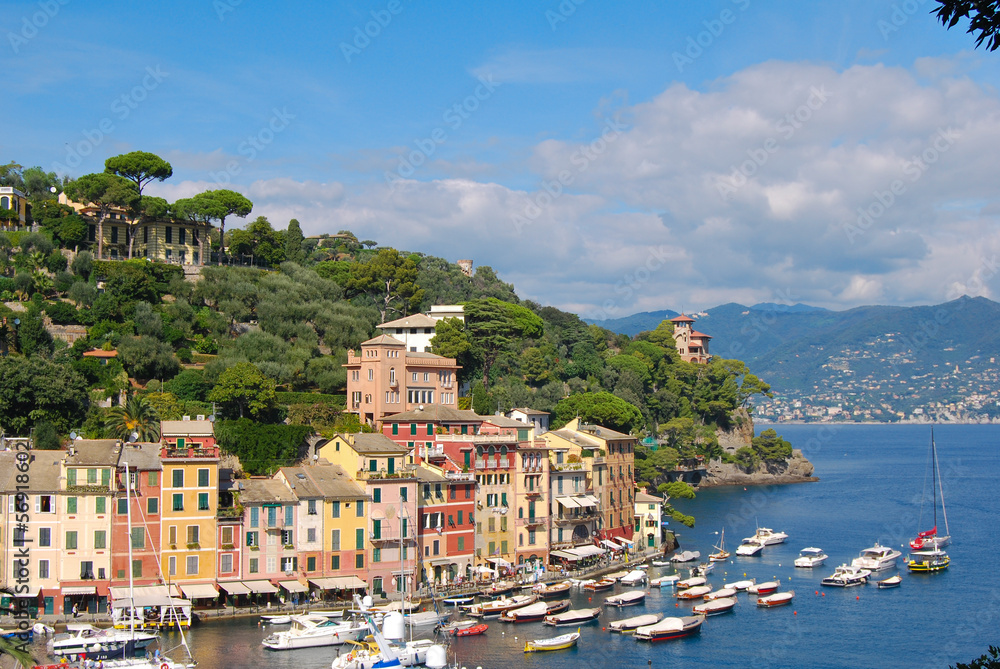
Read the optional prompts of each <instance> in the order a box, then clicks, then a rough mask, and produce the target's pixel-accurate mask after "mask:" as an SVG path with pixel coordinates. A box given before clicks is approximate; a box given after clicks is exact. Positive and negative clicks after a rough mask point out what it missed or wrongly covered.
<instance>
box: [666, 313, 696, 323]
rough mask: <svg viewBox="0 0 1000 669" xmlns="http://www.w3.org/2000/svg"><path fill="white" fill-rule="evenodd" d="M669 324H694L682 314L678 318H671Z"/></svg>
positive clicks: (692, 320) (688, 317) (691, 319)
mask: <svg viewBox="0 0 1000 669" xmlns="http://www.w3.org/2000/svg"><path fill="white" fill-rule="evenodd" d="M670 322H671V323H694V319H693V318H691V317H690V316H685V315H684V314H681V315H680V316H676V317H674V318H671V319H670Z"/></svg>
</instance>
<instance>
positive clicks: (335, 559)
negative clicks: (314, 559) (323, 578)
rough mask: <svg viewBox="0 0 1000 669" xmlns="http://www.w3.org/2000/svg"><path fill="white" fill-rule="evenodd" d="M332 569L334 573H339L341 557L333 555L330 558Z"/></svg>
mask: <svg viewBox="0 0 1000 669" xmlns="http://www.w3.org/2000/svg"><path fill="white" fill-rule="evenodd" d="M330 569H332V570H333V571H337V570H339V569H340V556H339V555H331V556H330Z"/></svg>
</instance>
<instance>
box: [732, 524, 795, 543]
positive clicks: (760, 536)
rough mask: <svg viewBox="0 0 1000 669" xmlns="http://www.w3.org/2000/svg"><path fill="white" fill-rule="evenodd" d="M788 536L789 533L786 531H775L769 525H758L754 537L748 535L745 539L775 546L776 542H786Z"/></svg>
mask: <svg viewBox="0 0 1000 669" xmlns="http://www.w3.org/2000/svg"><path fill="white" fill-rule="evenodd" d="M787 538H788V535H787V534H785V533H784V532H775V531H774V530H772V529H771V528H769V527H758V528H757V531H756V532H755V533H754V535H753V536H752V537H747V538H746V539H744V540H743V541H751V540H753V541H760V542H761V543H763V544H764V545H765V546H773V545H775V544H780V543H784V541H785V539H787Z"/></svg>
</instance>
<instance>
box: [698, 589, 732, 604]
mask: <svg viewBox="0 0 1000 669" xmlns="http://www.w3.org/2000/svg"><path fill="white" fill-rule="evenodd" d="M735 596H736V588H720V589H719V590H716V591H715V592H710V593H708V594H707V595H705V601H706V602H710V601H712V600H713V599H725V598H726V597H735Z"/></svg>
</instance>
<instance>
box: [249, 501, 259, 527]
mask: <svg viewBox="0 0 1000 669" xmlns="http://www.w3.org/2000/svg"><path fill="white" fill-rule="evenodd" d="M259 526H260V507H258V506H251V507H250V527H259Z"/></svg>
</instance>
